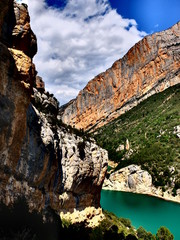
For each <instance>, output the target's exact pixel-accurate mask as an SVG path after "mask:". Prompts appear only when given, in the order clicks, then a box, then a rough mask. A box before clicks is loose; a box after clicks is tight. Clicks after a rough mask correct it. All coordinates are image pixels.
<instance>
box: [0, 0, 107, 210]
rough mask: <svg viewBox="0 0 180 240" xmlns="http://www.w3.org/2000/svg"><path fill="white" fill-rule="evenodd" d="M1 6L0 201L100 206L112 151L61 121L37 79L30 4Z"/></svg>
mask: <svg viewBox="0 0 180 240" xmlns="http://www.w3.org/2000/svg"><path fill="white" fill-rule="evenodd" d="M9 4H10V5H9V6H8V7H9V9H11V10H12V8H13V3H12V2H9ZM5 5H6V4H5ZM5 5H4V7H5ZM0 7H1V8H2V7H3V5H0ZM6 8H7V6H6ZM1 10H2V12H5V14H4V23H3V22H1V26H2V29H3V31H1V32H2V35H1V43H0V45H1V48H0V111H1V115H0V159H1V161H0V201H1V202H3V203H5V204H6V205H11V204H13V203H14V202H15V201H16V200H17V199H18V198H19V197H25V199H26V201H27V203H28V205H29V208H30V210H33V209H34V210H36V211H44V210H46V209H48V208H49V207H50V208H52V209H54V210H55V211H56V212H58V213H59V212H60V211H64V210H67V211H73V209H74V208H76V209H83V208H85V207H86V206H94V207H99V206H100V191H101V188H102V184H103V181H104V178H105V174H106V170H107V152H106V151H105V150H103V149H101V148H100V147H98V146H97V145H96V143H95V141H94V140H93V139H88V138H87V137H86V136H85V135H84V134H83V133H82V132H79V133H78V132H77V130H73V129H72V128H70V127H68V126H66V125H64V124H62V122H61V121H60V120H59V119H58V111H59V103H58V101H57V100H56V99H55V98H54V97H53V95H52V94H50V93H48V92H46V91H45V89H44V85H43V81H42V80H41V79H40V78H38V77H37V78H36V77H35V75H36V71H35V67H34V65H33V63H32V56H33V55H34V53H35V52H36V49H37V47H36V37H35V35H34V34H33V32H32V30H31V29H30V25H29V15H28V12H27V6H26V5H24V4H22V5H19V4H17V3H14V10H12V11H10V12H9V13H8V14H7V11H5V10H3V9H1ZM11 14H12V15H11ZM11 18H12V19H14V27H12V22H11V23H10V21H9V20H10V19H11ZM8 24H10V25H8ZM10 33H11V37H10V38H9V37H8V36H9V34H10ZM8 39H9V40H8ZM6 40H7V42H6ZM35 78H36V79H35ZM40 80H41V81H40ZM40 83H41V84H40ZM33 86H36V88H34V89H33Z"/></svg>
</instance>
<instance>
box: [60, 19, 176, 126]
mask: <svg viewBox="0 0 180 240" xmlns="http://www.w3.org/2000/svg"><path fill="white" fill-rule="evenodd" d="M179 82H180V22H178V23H177V24H175V25H174V26H173V27H172V28H170V29H168V30H166V31H163V32H159V33H155V34H153V35H150V36H147V37H145V38H144V39H142V40H141V41H140V42H138V43H137V44H135V46H134V47H132V48H131V49H130V50H129V51H128V53H127V54H126V55H125V56H124V57H123V58H122V59H120V60H118V61H116V62H115V63H114V64H113V65H112V67H111V68H109V69H108V70H107V71H106V72H104V73H101V74H99V75H98V76H96V77H95V78H94V79H93V80H91V81H90V82H89V83H88V84H87V85H86V87H85V88H84V89H83V90H82V91H80V92H79V94H78V96H77V98H76V99H75V100H72V101H71V102H70V103H69V104H67V105H66V106H65V107H63V108H62V109H61V111H60V115H61V118H62V120H63V122H64V123H66V124H69V125H71V126H74V127H76V128H79V129H80V128H83V129H86V130H87V129H90V128H91V127H100V126H102V125H104V124H106V123H108V122H110V121H112V120H113V119H115V118H117V117H118V116H120V115H121V114H123V113H124V112H125V111H127V110H129V109H131V108H132V107H134V106H136V105H137V104H138V103H139V102H141V101H143V100H144V99H146V98H148V97H149V96H151V95H152V94H154V93H156V92H161V91H163V90H165V89H166V88H168V87H170V86H173V85H175V84H177V83H179Z"/></svg>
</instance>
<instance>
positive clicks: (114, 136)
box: [94, 84, 180, 194]
mask: <svg viewBox="0 0 180 240" xmlns="http://www.w3.org/2000/svg"><path fill="white" fill-rule="evenodd" d="M178 125H180V85H179V84H178V85H176V86H174V87H171V88H168V89H167V90H165V91H164V92H162V93H158V94H155V95H153V96H151V97H149V98H148V99H146V100H145V101H143V102H141V103H140V104H139V105H138V106H136V107H134V108H133V109H131V110H130V111H128V112H126V113H125V114H123V115H122V116H120V117H119V118H117V119H116V120H114V121H112V122H110V123H109V124H107V125H105V126H103V127H102V128H100V129H98V130H97V131H96V132H95V133H94V137H95V139H96V141H97V143H98V144H99V145H100V146H101V147H102V148H105V149H107V150H108V153H109V159H110V160H113V161H115V162H117V163H118V166H117V168H116V169H115V170H117V169H120V168H122V167H126V166H128V165H130V164H138V165H141V167H142V169H144V170H147V171H148V172H149V173H150V174H151V176H152V178H153V184H154V185H155V186H161V187H162V188H163V190H166V188H168V187H169V186H170V187H171V186H172V187H173V193H174V194H176V190H177V189H178V188H179V187H180V182H179V180H178V179H180V171H179V170H180V139H179V138H178V137H177V135H176V134H175V133H174V127H176V126H178ZM126 139H128V140H129V142H130V149H132V150H131V151H127V150H124V151H117V148H118V146H119V145H120V144H124V145H125V142H126Z"/></svg>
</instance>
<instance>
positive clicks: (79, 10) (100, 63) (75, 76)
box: [28, 0, 145, 104]
mask: <svg viewBox="0 0 180 240" xmlns="http://www.w3.org/2000/svg"><path fill="white" fill-rule="evenodd" d="M28 6H29V12H30V16H31V26H32V29H33V31H34V32H35V34H36V35H37V39H38V53H37V55H36V56H35V58H34V62H35V64H36V68H37V71H38V74H39V75H40V76H41V77H42V78H43V79H44V81H45V84H46V89H47V90H48V91H51V92H53V93H54V95H55V96H56V97H57V98H58V99H59V101H60V104H64V103H66V102H67V101H69V100H71V99H72V98H75V97H76V96H77V93H78V92H79V90H81V89H82V88H84V86H85V85H86V84H87V82H88V81H89V80H91V79H92V78H93V77H94V76H96V75H97V74H98V73H100V72H102V71H105V70H106V69H107V68H108V67H111V65H112V64H113V62H114V61H115V60H117V59H119V58H121V57H122V56H123V55H124V54H125V53H126V52H127V50H128V49H129V48H130V47H132V46H133V45H134V44H135V43H136V42H137V41H139V40H140V39H141V38H142V37H143V36H144V35H145V33H144V32H140V31H139V30H138V29H137V23H136V21H135V20H134V19H124V18H123V17H122V16H120V15H119V14H118V13H117V11H116V10H114V9H112V8H111V7H110V4H109V2H108V0H67V1H66V5H65V6H64V7H63V8H61V9H57V8H53V7H48V6H47V4H46V2H45V0H38V1H37V0H29V2H28Z"/></svg>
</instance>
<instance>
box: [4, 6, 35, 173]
mask: <svg viewBox="0 0 180 240" xmlns="http://www.w3.org/2000/svg"><path fill="white" fill-rule="evenodd" d="M8 3H9V5H8ZM17 6H18V5H17V4H16V3H15V9H16V7H17ZM0 7H1V11H2V12H3V13H5V14H4V18H3V19H4V23H2V22H1V27H2V28H1V30H2V31H1V38H0V39H1V42H0V111H1V114H0V156H1V162H0V167H1V168H4V167H6V166H8V167H9V168H11V170H12V171H13V172H14V171H15V168H16V165H17V161H18V158H19V156H20V151H21V147H22V142H23V138H24V136H25V133H26V130H25V129H26V110H27V107H28V105H29V103H30V96H31V93H32V88H33V84H34V80H35V67H34V65H33V63H32V59H31V57H29V56H27V55H26V54H25V53H24V52H23V51H22V49H20V48H18V49H16V44H13V42H12V41H11V40H10V39H11V38H9V34H10V33H11V34H12V32H13V30H14V29H15V28H16V26H17V24H16V21H15V22H13V21H12V22H11V23H10V22H9V20H10V19H14V17H15V13H14V12H13V11H12V8H13V2H12V1H6V4H4V5H2V4H1V6H0ZM7 9H9V12H7ZM23 9H24V14H25V15H28V12H27V9H26V8H25V7H24V8H23ZM8 23H9V24H10V25H8ZM5 29H6V31H5ZM29 31H31V30H30V26H29ZM6 39H9V42H6V41H5V40H6ZM14 41H15V37H14ZM28 44H29V43H28V42H24V45H25V46H26V47H27V48H28ZM34 44H35V45H36V43H34ZM29 49H31V48H29ZM31 56H32V54H31Z"/></svg>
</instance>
